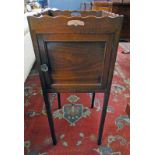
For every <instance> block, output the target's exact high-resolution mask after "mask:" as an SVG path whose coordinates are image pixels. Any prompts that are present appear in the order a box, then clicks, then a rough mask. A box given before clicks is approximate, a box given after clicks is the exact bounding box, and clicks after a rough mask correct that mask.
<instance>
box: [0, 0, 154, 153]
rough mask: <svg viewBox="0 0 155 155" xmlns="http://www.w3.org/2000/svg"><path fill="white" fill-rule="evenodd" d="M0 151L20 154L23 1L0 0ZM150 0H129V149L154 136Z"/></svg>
mask: <svg viewBox="0 0 155 155" xmlns="http://www.w3.org/2000/svg"><path fill="white" fill-rule="evenodd" d="M0 6H1V9H0V15H1V16H0V39H1V40H0V154H2V155H22V154H24V70H23V69H24V62H23V61H24V51H23V50H24V20H23V19H24V18H23V14H24V1H22V0H14V1H9V0H5V1H1V2H0ZM154 6H155V1H154V0H150V1H147V0H145V1H144V0H131V50H130V51H131V54H130V57H131V61H130V64H131V78H130V79H131V85H130V86H131V102H130V105H131V141H130V142H131V155H151V154H155V153H154V152H155V151H154V144H155V142H154V139H155V17H154V16H155V12H154V10H155V9H154V8H155V7H154Z"/></svg>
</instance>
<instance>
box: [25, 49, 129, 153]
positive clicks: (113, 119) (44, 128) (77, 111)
mask: <svg viewBox="0 0 155 155" xmlns="http://www.w3.org/2000/svg"><path fill="white" fill-rule="evenodd" d="M122 51H123V50H122V49H121V48H120V47H119V49H118V55H117V61H116V65H115V72H114V78H113V83H112V88H111V95H110V100H109V105H108V109H107V117H106V121H105V127H104V131H103V137H102V145H100V146H99V145H97V135H98V128H99V122H100V115H101V109H102V105H103V97H104V95H103V94H102V93H97V94H96V96H95V105H94V108H93V109H91V108H90V106H91V96H92V94H90V93H81V94H80V93H64V94H61V104H62V108H61V109H58V103H57V95H56V94H50V101H51V105H52V111H53V117H54V124H55V132H56V137H57V141H58V143H57V145H56V146H54V145H53V144H52V139H51V136H50V131H49V125H48V120H47V116H46V110H45V105H44V101H43V96H42V91H41V87H40V81H39V77H38V73H37V72H36V71H34V70H32V71H31V73H30V75H29V77H28V78H27V80H26V82H25V91H24V92H25V94H24V95H25V104H24V129H25V131H24V132H25V138H24V152H25V155H129V154H130V120H129V117H128V115H127V114H126V106H127V104H129V102H130V82H129V79H130V54H123V53H122Z"/></svg>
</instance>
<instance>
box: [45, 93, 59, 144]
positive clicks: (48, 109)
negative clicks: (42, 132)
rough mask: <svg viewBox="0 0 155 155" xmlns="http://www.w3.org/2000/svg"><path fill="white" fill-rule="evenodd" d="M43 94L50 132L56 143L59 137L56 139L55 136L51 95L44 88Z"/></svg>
mask: <svg viewBox="0 0 155 155" xmlns="http://www.w3.org/2000/svg"><path fill="white" fill-rule="evenodd" d="M43 96H44V102H45V106H46V112H47V117H48V123H49V126H50V132H51V136H52V140H53V144H54V145H56V143H57V139H56V136H55V130H54V122H53V116H52V112H51V108H50V101H49V96H48V93H47V92H46V91H44V90H43Z"/></svg>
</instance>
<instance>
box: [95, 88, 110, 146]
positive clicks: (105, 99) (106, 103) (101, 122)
mask: <svg viewBox="0 0 155 155" xmlns="http://www.w3.org/2000/svg"><path fill="white" fill-rule="evenodd" d="M109 96H110V91H109V92H105V96H104V102H103V107H102V114H101V120H100V126H99V132H98V141H97V143H98V145H101V143H102V134H103V127H104V123H105V118H106V113H107V106H108V101H109Z"/></svg>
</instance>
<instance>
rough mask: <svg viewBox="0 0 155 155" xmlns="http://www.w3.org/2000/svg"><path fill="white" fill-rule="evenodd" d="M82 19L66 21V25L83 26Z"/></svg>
mask: <svg viewBox="0 0 155 155" xmlns="http://www.w3.org/2000/svg"><path fill="white" fill-rule="evenodd" d="M84 24H85V23H84V21H82V20H70V21H68V22H67V25H68V26H84Z"/></svg>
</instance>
